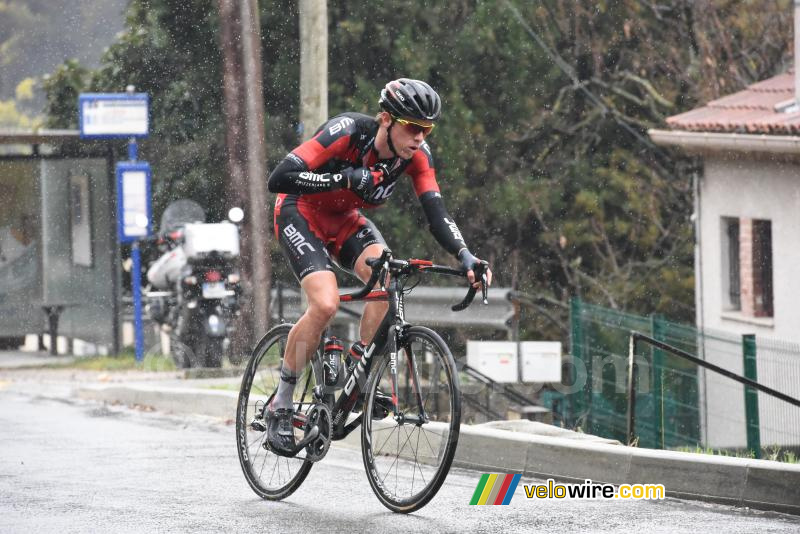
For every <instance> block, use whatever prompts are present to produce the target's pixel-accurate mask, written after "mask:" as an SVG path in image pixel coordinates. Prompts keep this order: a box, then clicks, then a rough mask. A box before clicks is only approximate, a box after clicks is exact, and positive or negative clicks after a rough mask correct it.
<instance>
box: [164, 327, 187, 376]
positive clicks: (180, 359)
mask: <svg viewBox="0 0 800 534" xmlns="http://www.w3.org/2000/svg"><path fill="white" fill-rule="evenodd" d="M169 352H170V354H171V355H172V361H173V362H175V367H177V368H178V369H188V368H189V367H191V366H192V359H191V357H190V354H189V353H190V352H191V348H190V347H188V346H187V345H186V344H185V343H184V342H183V341H182V340H181V338H180V337H178V335H177V334H176V333H175V332H174V331H173V332H170V334H169Z"/></svg>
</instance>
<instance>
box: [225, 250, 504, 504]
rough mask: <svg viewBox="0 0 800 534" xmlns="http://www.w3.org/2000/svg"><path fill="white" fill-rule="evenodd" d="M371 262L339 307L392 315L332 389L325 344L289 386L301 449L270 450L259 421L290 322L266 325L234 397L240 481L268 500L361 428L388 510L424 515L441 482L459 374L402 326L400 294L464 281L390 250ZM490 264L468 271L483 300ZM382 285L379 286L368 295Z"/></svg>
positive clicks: (438, 345) (420, 331)
mask: <svg viewBox="0 0 800 534" xmlns="http://www.w3.org/2000/svg"><path fill="white" fill-rule="evenodd" d="M367 264H368V265H369V266H370V267H371V268H372V274H371V276H370V279H369V281H368V282H367V283H366V284H365V285H364V286H363V287H362V288H360V289H359V290H358V291H356V292H354V293H349V294H342V295H340V296H339V298H340V301H341V302H353V301H365V302H370V301H388V304H389V305H388V311H387V313H386V315H385V316H384V318H383V320H382V322H381V323H380V326H379V327H378V329H377V331H376V333H375V336H374V337H373V339H372V340H371V342H370V343H369V344H368V345H367V347H366V349H365V351H364V355H363V357H362V359H361V361H360V362H359V363H358V365H356V366H354V367H352V369H349V370H347V372H342V373H339V379H338V380H337V382H336V383H335V384H330V383H326V372H325V369H324V357H325V346H324V341H321V342H320V345H319V347H318V348H317V351H316V353H315V354H314V355H313V356H312V358H311V362H310V365H307V366H306V367H305V369H304V371H303V373H302V374H301V375H300V376H299V377H298V382H297V386H296V387H295V393H294V402H295V404H294V409H295V412H294V413H295V415H294V418H293V426H294V429H295V437H296V441H297V446H296V448H295V450H294V454H293V456H292V457H286V456H281V455H278V454H276V453H275V452H273V451H272V450H271V449H270V447H269V444H268V442H267V439H266V434H267V433H266V426H267V423H266V420H265V416H264V412H265V408H266V406H267V405H268V404H269V402H270V401H271V400H272V397H273V395H274V394H275V391H276V389H277V385H278V380H279V373H280V367H281V363H282V360H283V354H284V351H285V348H286V341H287V337H288V334H289V330H291V328H292V325H291V324H281V325H278V326H276V327H274V328H272V329H271V330H270V331H269V332H268V333H267V334H266V335H265V336H264V337H263V338H262V339H261V341H259V343H258V344H257V345H256V347H255V349H254V350H253V354H252V356H251V357H250V361H249V363H248V365H247V368H246V370H245V373H244V377H243V378H242V385H241V389H240V391H239V400H238V404H237V412H236V438H237V446H238V451H239V462H240V464H241V466H242V470H243V471H244V476H245V478H246V479H247V482H248V483H249V484H250V487H251V488H253V491H255V492H256V494H258V495H259V496H261V497H262V498H264V499H269V500H280V499H284V498H286V497H288V496H289V495H291V494H292V493H293V492H294V491H295V490H297V488H298V487H300V484H302V483H303V481H304V480H305V478H306V476H307V475H308V472H309V470H310V469H311V467H312V466H313V464H314V463H315V462H318V461H320V460H322V459H323V458H324V457H325V455H326V454H327V452H328V449H329V447H330V444H331V441H334V440H340V439H343V438H345V437H346V436H347V435H348V434H350V433H351V432H352V431H353V430H355V429H356V428H358V427H359V426H360V427H361V451H362V458H363V461H364V468H365V469H366V472H367V478H368V479H369V483H370V486H371V487H372V490H373V491H374V493H375V495H376V496H377V497H378V500H379V501H380V502H381V503H382V504H383V505H384V506H386V507H387V508H389V509H390V510H392V511H394V512H402V513H409V512H413V511H415V510H418V509H420V508H422V507H423V506H425V504H427V503H428V502H429V501H430V500H431V499H432V498H433V497H434V495H436V492H437V491H438V490H439V488H440V487H441V485H442V483H443V482H444V480H445V477H446V476H447V473H448V471H449V469H450V464H451V463H452V461H453V456H454V455H455V452H456V446H457V445H458V435H459V426H460V422H461V392H460V389H459V381H458V371H457V369H456V365H455V361H454V359H453V355H452V354H451V352H450V349H449V348H448V347H447V344H446V343H445V342H444V341H443V340H442V338H441V337H440V336H439V335H438V334H437V333H436V332H434V331H433V330H431V329H429V328H426V327H424V326H414V325H410V324H408V323H407V322H406V321H405V319H404V297H405V295H407V294H408V293H409V292H410V291H411V290H412V289H413V288H414V287H416V285H417V284H418V283H419V279H418V278H419V276H418V275H421V274H423V273H438V274H445V275H452V276H459V277H465V276H466V274H465V271H463V270H461V269H453V268H451V267H446V266H442V265H434V264H433V263H432V262H431V261H428V260H418V259H411V260H400V259H394V258H393V257H392V254H391V251H390V250H388V249H384V251H383V254H382V255H381V256H380V257H379V258H370V259H368V260H367ZM487 267H488V265H487V264H486V263H482V264H481V265H478V266H476V268H475V269H474V271H475V275H476V277H479V279H481V280H482V281H483V286H482V287H483V290H482V291H483V293H482V296H483V301H484V303H486V302H487V293H486V291H487V283H486V282H487V281H486V270H487ZM379 280H380V281H381V286H380V289H378V290H373V288H374V287H375V286H376V283H377V282H378V281H379ZM476 292H477V289H476V288H474V287H472V286H470V288H469V291H468V292H467V295H466V296H465V298H464V300H463V301H462V302H460V303H459V304H457V305H455V306H453V307H452V309H453V311H461V310H464V309H466V308H467V307H468V306H469V305H470V303H471V302H472V300H473V299H474V297H475V294H476ZM325 337H326V336H323V340H324V339H325ZM359 407H360V413H356V412H359ZM365 414H369V415H368V416H367V415H365Z"/></svg>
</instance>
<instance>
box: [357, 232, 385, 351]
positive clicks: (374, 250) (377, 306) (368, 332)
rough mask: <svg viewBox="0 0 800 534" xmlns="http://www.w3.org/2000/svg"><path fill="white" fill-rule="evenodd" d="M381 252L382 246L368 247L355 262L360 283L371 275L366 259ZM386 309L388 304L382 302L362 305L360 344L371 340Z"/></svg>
mask: <svg viewBox="0 0 800 534" xmlns="http://www.w3.org/2000/svg"><path fill="white" fill-rule="evenodd" d="M381 252H383V245H370V246H368V247H367V248H365V249H364V252H362V253H361V255H360V256H359V257H358V260H356V264H355V266H354V269H355V272H356V275H358V277H359V278H360V279H361V281H362V282H367V281H368V280H369V277H370V275H372V268H371V267H370V266H369V265H367V263H366V260H367V258H375V257H378V256H380V255H381ZM388 309H389V303H388V302H384V301H381V302H368V303H367V304H365V305H364V313H363V314H362V315H361V328H360V330H359V333H360V335H361V342H362V343H364V344H366V343H368V342H369V340H370V339H372V336H374V335H375V331H376V330H377V329H378V326H380V324H381V320H383V317H384V316H385V315H386V310H388Z"/></svg>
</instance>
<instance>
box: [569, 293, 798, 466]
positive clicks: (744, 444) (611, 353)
mask: <svg viewBox="0 0 800 534" xmlns="http://www.w3.org/2000/svg"><path fill="white" fill-rule="evenodd" d="M632 331H634V332H639V333H641V334H642V335H646V336H648V337H650V338H651V339H654V340H656V341H657V342H659V343H664V344H666V345H669V346H670V347H673V348H676V349H679V350H681V351H683V352H684V353H688V354H690V355H695V357H696V358H698V359H699V360H701V361H703V362H705V363H709V364H712V365H715V366H716V367H719V368H722V369H725V370H727V371H729V372H732V373H734V374H736V375H739V376H742V377H744V378H747V379H750V380H752V381H754V382H757V383H759V384H761V385H763V386H766V387H768V388H771V389H773V390H776V391H779V392H782V393H783V394H785V395H788V396H790V397H794V398H800V344H798V343H790V342H785V341H776V340H772V339H769V338H767V337H762V336H757V337H753V336H750V337H749V338H748V337H743V336H742V335H740V334H735V333H732V332H725V331H717V330H712V329H705V330H698V329H697V328H695V327H694V326H693V325H686V324H680V323H675V322H671V321H668V320H666V319H664V318H663V317H660V316H658V315H654V316H650V317H645V316H639V315H634V314H630V313H626V312H623V311H620V310H614V309H609V308H605V307H601V306H596V305H592V304H588V303H584V302H582V301H581V300H580V299H577V298H576V299H573V300H572V302H571V308H570V353H571V361H570V362H569V363H568V365H569V370H570V372H568V373H567V376H566V379H565V382H564V384H563V385H562V388H561V390H560V391H562V392H563V393H564V401H563V406H564V408H563V412H564V416H565V423H564V426H566V427H568V428H578V429H580V430H582V431H585V432H587V433H591V434H594V435H598V436H602V437H607V438H612V439H617V440H619V441H625V440H626V439H628V424H627V423H628V421H627V404H628V401H629V396H628V395H627V386H628V384H627V378H628V377H627V375H628V359H629V358H628V357H629V341H630V340H629V338H630V333H631V332H632ZM745 340H747V341H745ZM639 350H640V351H641V353H639V354H637V355H636V362H637V364H638V365H639V366H640V375H639V381H640V384H639V386H638V388H637V393H636V402H637V408H636V412H637V417H636V435H637V437H638V444H639V446H640V447H647V448H660V449H689V450H696V449H697V448H701V449H704V450H709V449H713V450H714V451H728V453H731V452H732V453H736V454H740V453H742V452H743V451H746V450H748V449H749V450H751V451H753V454H758V452H756V451H757V450H758V449H759V446H760V449H761V450H763V451H764V452H765V455H769V456H770V457H774V456H775V455H776V453H775V451H778V450H780V454H782V455H784V456H787V455H788V453H793V454H794V455H795V456H800V410H798V408H797V407H796V406H794V405H793V404H791V403H787V402H784V401H783V400H781V399H778V398H776V397H773V396H771V395H769V394H767V393H765V392H763V391H759V390H758V389H756V388H752V390H751V388H749V386H748V385H747V384H744V383H741V382H738V381H736V380H733V379H731V378H729V377H727V376H725V375H723V374H719V373H716V372H714V371H712V370H711V369H709V368H707V367H704V366H703V365H698V364H697V363H695V362H693V361H691V360H689V359H685V358H681V357H680V356H677V355H675V354H673V353H671V352H669V351H667V350H664V349H663V348H660V347H657V346H653V345H648V347H647V349H646V351H645V349H644V348H641V347H640V349H639ZM645 368H646V370H647V372H646V373H645V372H644V371H645ZM787 459H788V458H787Z"/></svg>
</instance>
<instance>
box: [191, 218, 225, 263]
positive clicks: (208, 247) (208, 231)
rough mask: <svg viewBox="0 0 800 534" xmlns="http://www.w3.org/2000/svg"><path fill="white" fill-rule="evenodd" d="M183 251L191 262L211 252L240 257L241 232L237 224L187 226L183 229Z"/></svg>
mask: <svg viewBox="0 0 800 534" xmlns="http://www.w3.org/2000/svg"><path fill="white" fill-rule="evenodd" d="M183 251H184V252H185V253H186V258H187V259H189V260H192V259H197V258H202V257H204V256H206V255H208V254H209V253H211V252H217V253H219V254H221V255H223V256H233V257H235V256H238V255H239V230H238V228H237V227H236V225H235V224H231V223H227V222H221V223H213V224H187V225H186V226H184V228H183Z"/></svg>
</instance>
